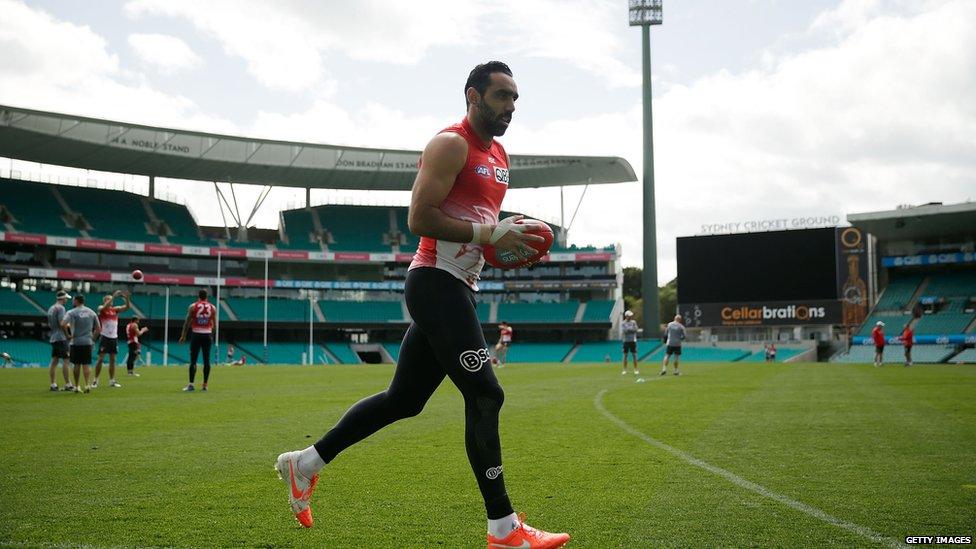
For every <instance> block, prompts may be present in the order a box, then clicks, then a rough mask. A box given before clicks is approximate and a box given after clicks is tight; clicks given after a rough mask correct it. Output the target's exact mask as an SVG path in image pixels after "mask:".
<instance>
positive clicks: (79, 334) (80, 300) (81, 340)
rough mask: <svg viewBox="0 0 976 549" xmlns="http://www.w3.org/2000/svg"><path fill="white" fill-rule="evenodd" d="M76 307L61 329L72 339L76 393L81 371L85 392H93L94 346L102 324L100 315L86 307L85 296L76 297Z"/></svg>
mask: <svg viewBox="0 0 976 549" xmlns="http://www.w3.org/2000/svg"><path fill="white" fill-rule="evenodd" d="M74 304H75V307H74V309H71V310H70V311H68V312H67V313H66V314H65V315H64V319H63V320H62V321H61V329H62V330H63V331H64V333H65V335H67V336H68V337H70V338H71V346H70V350H69V356H70V358H71V363H72V364H74V365H75V372H74V374H75V392H76V393H77V392H79V389H78V387H79V386H78V381H79V379H78V374H79V373H80V370H81V369H82V368H84V370H85V392H86V393H87V392H89V391H91V387H90V386H89V385H88V383H89V380H90V379H91V361H92V345H93V344H94V342H95V338H96V337H98V331H99V330H100V329H101V324H100V323H99V322H98V315H97V314H95V311H93V310H91V309H89V308H88V307H86V306H85V296H83V295H76V296H75V299H74Z"/></svg>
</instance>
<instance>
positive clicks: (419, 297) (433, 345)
mask: <svg viewBox="0 0 976 549" xmlns="http://www.w3.org/2000/svg"><path fill="white" fill-rule="evenodd" d="M405 297H406V302H407V308H408V309H409V311H410V316H411V317H413V323H412V324H411V325H410V327H409V328H408V329H407V334H406V335H405V336H404V338H403V344H402V346H401V347H400V358H399V360H398V361H397V366H396V371H395V372H394V374H393V380H392V381H391V382H390V386H389V387H388V388H387V389H386V390H385V391H383V392H381V393H377V394H375V395H373V396H370V397H366V398H364V399H363V400H360V401H359V402H357V403H356V404H354V405H353V406H352V407H351V408H349V410H347V411H346V413H345V415H343V416H342V418H341V419H339V422H338V423H337V424H336V425H335V427H333V428H332V429H331V430H330V431H329V432H328V433H326V434H325V436H323V437H322V438H321V439H320V440H319V441H318V442H316V443H315V449H316V450H317V451H318V453H319V455H320V456H321V457H322V459H323V460H324V461H325V462H326V463H328V462H330V461H332V460H333V459H334V458H335V457H336V455H338V454H339V452H341V451H343V450H345V449H346V448H348V447H349V446H351V445H353V444H355V443H357V442H359V441H360V440H362V439H364V438H366V437H368V436H369V435H371V434H373V433H375V432H376V431H378V430H380V429H382V428H383V427H385V426H387V425H389V424H391V423H393V422H394V421H397V420H400V419H403V418H407V417H411V416H415V415H417V414H419V413H420V411H421V410H423V409H424V405H425V404H426V403H427V400H428V399H429V398H430V396H431V395H432V394H433V393H434V390H435V389H437V386H438V385H440V383H441V381H442V380H443V379H444V376H445V375H446V376H447V377H450V378H451V381H452V382H453V383H454V385H456V386H457V388H458V389H459V390H460V391H461V394H462V396H463V397H464V417H465V432H464V442H465V447H466V449H467V453H468V461H469V462H470V463H471V469H472V470H473V471H474V475H475V478H476V479H477V481H478V487H479V488H480V489H481V495H482V497H483V498H484V500H485V509H486V510H487V512H488V518H490V519H498V518H502V517H504V516H506V515H509V514H511V513H512V512H513V511H512V504H511V502H509V499H508V494H507V493H506V492H505V480H504V476H503V474H502V449H501V443H500V442H499V439H498V412H499V410H501V407H502V402H503V401H504V400H505V394H504V393H503V392H502V388H501V385H499V384H498V380H497V379H495V373H494V372H493V371H492V368H491V360H490V357H489V355H488V345H487V344H486V343H485V337H484V334H483V333H482V331H481V324H480V322H479V321H478V314H477V311H476V309H475V300H474V293H473V292H472V291H471V290H470V289H468V287H467V286H465V285H464V283H463V282H461V281H460V280H458V279H456V278H454V277H453V276H452V275H450V274H448V273H447V272H445V271H442V270H440V269H435V268H431V267H421V268H418V269H414V270H412V271H410V272H409V274H407V282H406V288H405Z"/></svg>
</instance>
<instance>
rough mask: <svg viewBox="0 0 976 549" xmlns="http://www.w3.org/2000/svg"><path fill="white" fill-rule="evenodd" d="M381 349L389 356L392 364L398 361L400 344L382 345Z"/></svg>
mask: <svg viewBox="0 0 976 549" xmlns="http://www.w3.org/2000/svg"><path fill="white" fill-rule="evenodd" d="M383 348H384V349H386V352H387V353H389V354H390V358H392V359H393V362H396V361H398V360H400V344H399V343H384V344H383Z"/></svg>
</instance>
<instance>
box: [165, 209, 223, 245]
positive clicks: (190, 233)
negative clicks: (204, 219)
mask: <svg viewBox="0 0 976 549" xmlns="http://www.w3.org/2000/svg"><path fill="white" fill-rule="evenodd" d="M150 204H151V206H152V210H153V213H155V214H156V217H157V218H158V219H159V220H160V221H164V222H165V223H166V225H167V226H169V229H170V231H171V232H172V233H173V234H171V235H169V236H167V239H168V240H169V242H171V243H173V244H185V245H187V246H209V245H210V244H211V243H212V242H211V241H209V240H202V239H201V238H200V230H199V229H198V228H197V223H196V221H194V220H193V216H192V215H191V214H190V210H189V209H187V207H186V206H184V205H182V204H176V203H175V202H166V201H165V200H152V201H151V202H150Z"/></svg>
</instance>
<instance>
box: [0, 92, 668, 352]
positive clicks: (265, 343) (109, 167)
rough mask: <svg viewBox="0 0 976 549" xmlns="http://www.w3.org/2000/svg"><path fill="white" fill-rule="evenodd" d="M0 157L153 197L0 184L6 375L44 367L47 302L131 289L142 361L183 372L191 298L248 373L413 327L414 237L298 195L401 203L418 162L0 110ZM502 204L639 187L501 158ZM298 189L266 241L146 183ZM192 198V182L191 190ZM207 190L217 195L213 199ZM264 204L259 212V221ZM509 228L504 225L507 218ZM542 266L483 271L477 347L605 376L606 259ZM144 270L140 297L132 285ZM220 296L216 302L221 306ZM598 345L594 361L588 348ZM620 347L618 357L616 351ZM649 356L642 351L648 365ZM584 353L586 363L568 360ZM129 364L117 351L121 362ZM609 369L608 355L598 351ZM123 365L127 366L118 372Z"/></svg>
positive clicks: (614, 294) (564, 257) (567, 166)
mask: <svg viewBox="0 0 976 549" xmlns="http://www.w3.org/2000/svg"><path fill="white" fill-rule="evenodd" d="M0 156H2V157H6V158H12V159H18V160H25V161H30V162H38V163H44V164H52V165H56V166H64V167H69V168H82V169H91V170H100V171H108V172H115V173H125V174H131V175H136V176H146V177H148V187H149V192H148V194H145V195H144V194H138V193H132V192H126V191H120V190H110V189H100V188H93V187H88V186H79V185H66V184H58V183H57V182H48V181H28V180H25V178H23V177H22V175H21V174H20V173H17V172H14V171H12V170H9V171H8V172H9V173H7V174H6V177H4V178H0V191H2V192H0V336H2V339H0V347H2V350H4V351H5V352H7V353H8V354H10V355H11V357H12V358H13V360H14V363H15V364H20V365H40V364H46V363H47V362H48V360H49V355H50V350H49V347H48V346H47V344H46V343H45V341H46V339H45V337H46V336H45V331H46V325H45V323H44V321H43V320H44V319H43V313H44V311H46V309H47V308H48V307H49V306H50V305H51V304H53V303H54V292H55V291H56V290H57V289H62V288H63V289H67V290H69V291H70V292H73V293H83V294H91V295H101V294H105V293H109V292H111V291H113V290H115V289H118V288H127V289H129V290H131V291H132V294H133V296H132V312H131V314H134V315H136V316H138V317H140V318H143V319H145V322H144V323H143V324H144V325H146V326H148V327H149V328H150V331H149V334H147V336H146V337H145V341H144V347H145V349H146V351H147V352H146V353H144V357H143V358H145V359H146V361H147V362H150V363H153V364H163V363H165V364H180V363H185V362H186V360H187V354H188V353H187V350H186V349H185V348H183V347H181V346H177V345H175V344H174V343H175V340H176V339H177V337H178V333H179V329H180V327H181V325H182V320H183V317H184V316H185V311H186V308H187V306H188V305H189V304H190V303H191V302H192V301H193V299H194V295H195V292H196V290H197V289H198V288H199V287H207V288H210V290H211V295H212V296H214V297H213V300H214V302H215V303H216V304H218V314H219V318H220V320H219V335H218V342H219V345H218V346H217V347H216V348H215V349H214V353H215V355H216V356H217V357H218V358H219V359H221V360H222V359H224V356H225V355H224V354H223V353H224V351H225V349H226V348H227V344H233V345H234V350H235V354H234V357H233V358H234V360H239V359H240V357H245V360H246V362H247V363H248V364H260V363H269V364H295V363H316V364H334V363H353V364H359V363H374V362H392V361H395V360H396V357H397V356H398V354H399V342H400V339H401V338H402V336H403V333H404V331H405V330H406V327H407V326H408V324H409V322H410V317H409V313H408V311H407V310H406V307H405V306H404V304H403V300H402V292H403V284H404V280H405V277H406V270H407V266H408V265H409V262H410V261H411V259H412V257H413V253H414V251H415V250H416V247H417V244H418V243H419V239H418V238H417V237H416V236H414V235H412V234H411V233H410V231H409V229H408V227H407V223H406V220H407V208H405V207H394V206H365V205H359V206H357V205H347V204H341V205H340V204H322V205H314V204H312V203H311V200H310V196H311V189H322V188H326V189H359V190H409V188H410V185H411V184H412V181H413V175H414V173H415V166H416V164H417V160H418V158H419V152H417V151H395V150H380V149H361V148H343V147H333V146H328V145H316V144H309V143H288V142H279V141H265V140H255V139H246V138H240V137H233V136H222V135H215V134H203V133H198V132H185V131H179V130H172V129H166V128H153V127H146V126H138V125H132V124H125V123H120V122H114V121H105V120H96V119H89V118H81V117H74V116H68V115H61V114H56V113H45V112H39V111H29V110H23V109H16V108H12V107H2V106H0ZM512 167H513V176H512V180H511V182H510V186H511V187H513V188H533V187H546V186H563V185H588V184H600V183H610V182H619V181H632V180H634V179H635V176H634V173H633V170H632V168H631V167H630V166H629V164H627V162H626V161H624V160H622V159H620V158H614V157H581V156H573V157H568V156H518V155H516V156H513V157H512ZM156 177H167V178H179V179H187V180H191V181H192V182H196V183H199V184H200V185H211V184H213V183H212V182H213V181H214V180H217V181H222V182H230V183H234V184H260V185H265V189H269V188H270V187H271V186H288V187H300V188H304V189H306V193H305V195H306V203H305V205H304V206H303V207H298V208H294V209H288V210H284V211H281V212H280V213H279V224H278V227H277V228H276V229H272V230H260V229H258V230H256V229H254V228H253V227H247V225H246V221H247V220H245V219H242V218H235V222H238V223H237V225H236V226H222V227H208V226H201V225H200V224H199V223H198V222H197V221H196V219H195V218H194V216H193V213H192V212H191V211H190V209H189V208H187V206H186V205H184V204H179V203H176V202H171V201H167V200H163V199H162V198H159V197H157V196H156V191H155V178H156ZM191 184H192V183H191ZM214 187H216V185H215V184H214ZM260 206H261V199H259V200H258V202H257V203H256V204H255V205H254V208H255V210H256V209H257V208H259V207H260ZM504 215H508V213H505V214H504ZM552 225H553V230H554V232H555V233H556V234H557V235H558V236H557V241H556V242H555V243H554V245H553V248H552V249H551V250H550V254H549V255H548V256H547V257H545V258H544V259H543V261H541V262H540V263H538V264H536V265H534V266H532V267H528V268H522V269H516V270H508V271H503V270H501V269H495V268H486V269H485V271H484V272H483V278H482V280H481V281H480V283H479V285H480V287H481V290H482V291H481V292H480V293H479V295H478V299H479V303H478V308H477V310H478V315H479V318H480V319H481V321H482V322H483V325H484V329H485V332H486V337H487V339H488V340H489V341H495V340H496V339H497V325H498V322H500V321H502V320H507V321H508V322H510V323H512V324H514V325H515V326H517V328H518V332H517V339H516V341H517V345H515V346H513V348H512V352H511V354H510V355H509V360H511V361H532V362H559V361H567V362H570V361H573V360H574V357H576V356H577V355H578V356H579V357H581V358H582V357H590V356H597V357H598V358H599V359H600V360H603V359H605V358H606V357H607V355H608V353H606V352H602V349H603V347H604V346H606V345H607V341H608V338H609V337H613V334H614V330H613V327H614V319H615V318H616V317H619V316H620V313H621V308H622V300H621V289H620V285H621V280H622V274H621V267H620V263H619V257H620V248H619V246H618V245H614V244H609V245H603V246H583V247H580V246H576V245H568V244H567V231H566V230H565V229H564V228H563V227H561V226H559V225H556V224H552ZM134 269H140V270H142V271H144V272H145V277H144V279H143V280H142V281H140V282H138V283H136V282H135V281H133V280H132V278H131V274H130V273H131V272H132V271H133V270H134ZM218 296H219V297H218ZM590 345H593V346H595V349H596V350H591V349H589V348H588V346H590ZM616 346H617V347H619V345H616ZM651 350H652V349H650V348H649V349H647V351H648V353H649V352H650V351H651ZM581 351H582V353H581ZM124 353H125V351H124V350H123V351H122V354H123V355H124ZM610 355H612V356H611V358H613V357H617V358H619V357H618V356H617V355H619V349H618V350H616V351H615V352H613V353H610ZM123 360H124V357H123Z"/></svg>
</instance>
